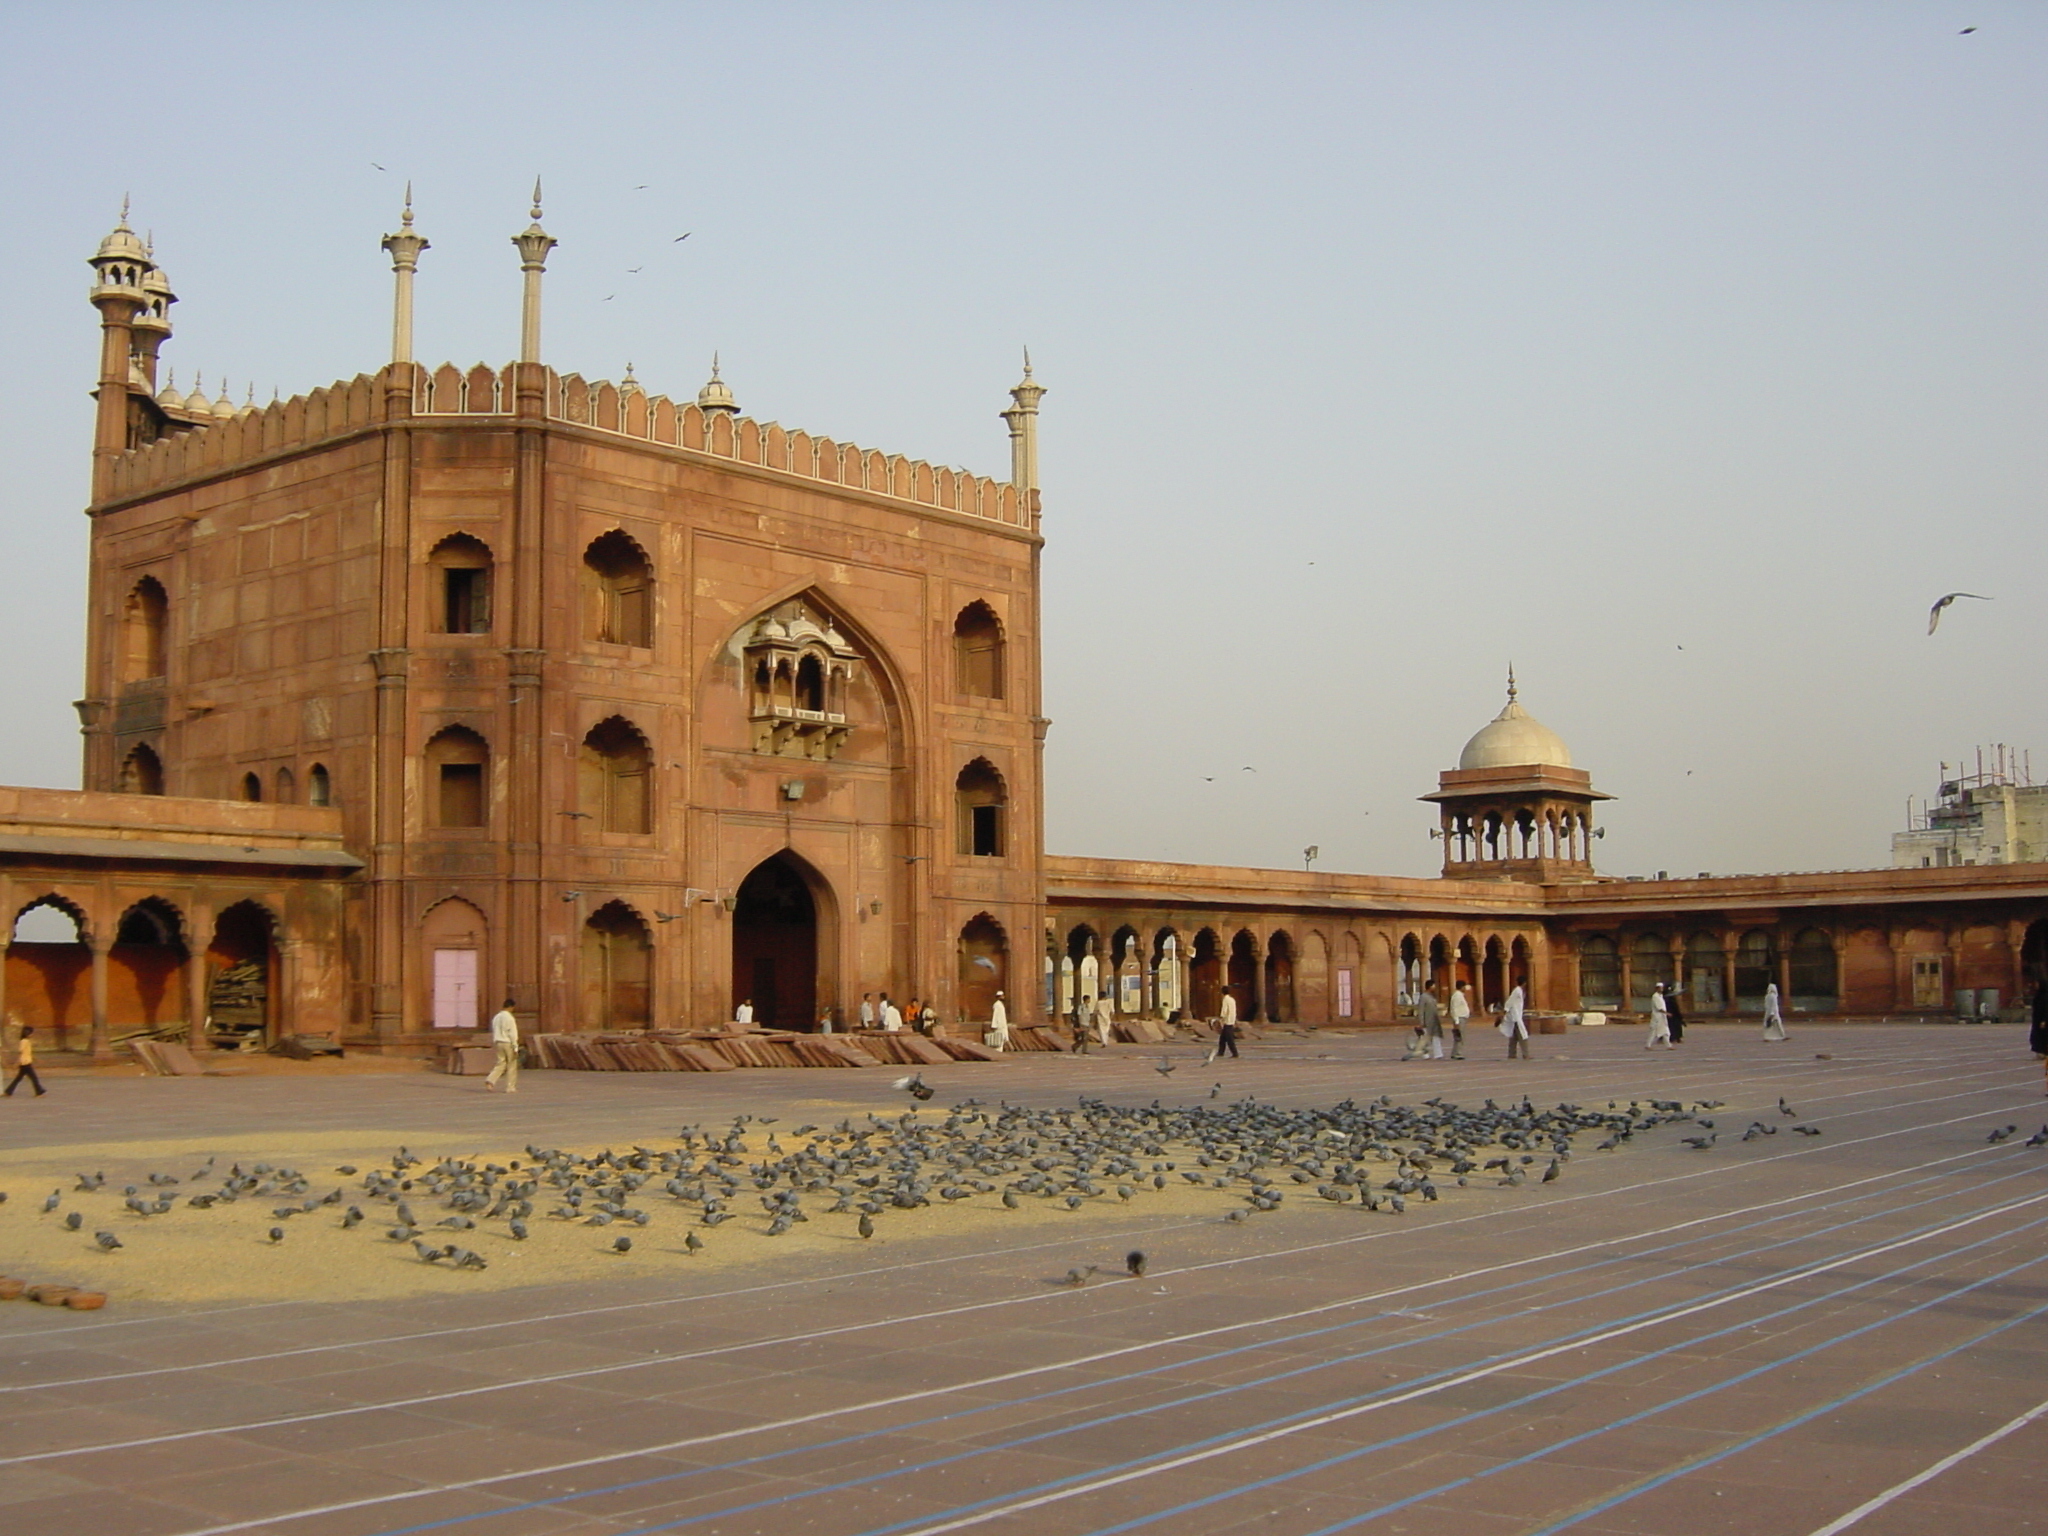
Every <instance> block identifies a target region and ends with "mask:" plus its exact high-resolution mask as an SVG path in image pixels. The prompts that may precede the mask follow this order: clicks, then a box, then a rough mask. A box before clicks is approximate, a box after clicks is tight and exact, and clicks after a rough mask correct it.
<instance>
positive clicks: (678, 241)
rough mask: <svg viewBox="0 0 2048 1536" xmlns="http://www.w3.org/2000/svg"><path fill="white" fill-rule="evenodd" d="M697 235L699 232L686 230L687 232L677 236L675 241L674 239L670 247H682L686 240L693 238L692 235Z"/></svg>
mask: <svg viewBox="0 0 2048 1536" xmlns="http://www.w3.org/2000/svg"><path fill="white" fill-rule="evenodd" d="M695 233H697V231H695V230H694V229H691V230H685V231H684V232H683V233H682V234H680V235H677V236H676V237H675V239H673V240H671V241H669V244H670V245H681V244H682V243H683V242H684V241H685V240H687V239H689V238H690V236H691V235H694V234H695Z"/></svg>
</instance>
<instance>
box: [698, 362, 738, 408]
mask: <svg viewBox="0 0 2048 1536" xmlns="http://www.w3.org/2000/svg"><path fill="white" fill-rule="evenodd" d="M697 408H698V409H699V410H701V411H703V412H704V414H705V415H707V416H709V415H713V414H716V413H719V412H723V413H724V414H725V415H727V416H737V415H738V414H739V409H740V408H739V403H738V402H737V401H735V400H734V399H733V397H732V387H731V386H730V385H729V384H727V383H726V382H725V380H723V379H721V378H720V377H719V376H718V354H717V353H716V352H714V353H712V354H711V381H710V382H709V383H708V384H706V385H705V386H704V387H703V388H702V389H700V390H698V391H697Z"/></svg>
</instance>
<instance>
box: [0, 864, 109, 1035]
mask: <svg viewBox="0 0 2048 1536" xmlns="http://www.w3.org/2000/svg"><path fill="white" fill-rule="evenodd" d="M7 1012H8V1015H9V1017H10V1018H12V1019H13V1020H14V1022H15V1023H17V1024H28V1025H33V1026H34V1027H35V1028H37V1029H40V1030H44V1031H46V1035H45V1038H46V1039H47V1040H48V1042H49V1044H51V1045H52V1046H54V1047H55V1048H56V1049H57V1050H60V1051H66V1050H72V1049H75V1048H76V1047H77V1046H78V1045H80V1044H82V1043H83V1042H84V1041H85V1039H86V1037H87V1033H88V1031H89V1030H90V1029H91V1027H92V951H91V950H90V949H88V948H87V947H86V943H85V912H84V910H83V909H82V908H80V907H77V906H74V905H73V904H72V903H71V902H69V901H67V900H65V899H64V898H63V897H61V896H44V897H42V898H41V899H39V900H37V901H32V902H30V903H29V904H28V905H27V906H26V907H24V908H22V910H21V911H20V912H19V913H18V914H17V915H16V917H15V920H14V923H13V926H12V930H11V932H10V935H9V939H8V944H7Z"/></svg>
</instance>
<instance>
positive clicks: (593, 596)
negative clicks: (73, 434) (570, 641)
mask: <svg viewBox="0 0 2048 1536" xmlns="http://www.w3.org/2000/svg"><path fill="white" fill-rule="evenodd" d="M583 595H584V618H583V631H584V634H585V635H586V636H587V637H588V638H590V639H592V640H597V641H602V642H603V643H605V644H607V645H637V646H650V645H652V644H653V643H654V567H653V565H652V564H651V563H650V562H649V561H648V559H647V552H646V551H645V550H643V549H642V548H641V547H640V546H639V545H638V544H637V543H635V542H634V541H633V539H632V538H630V537H629V536H628V535H626V534H625V533H623V532H621V531H620V530H619V529H616V528H614V529H613V530H612V531H611V532H610V533H607V534H604V535H602V536H601V537H599V538H597V539H594V540H592V541H591V544H590V547H589V548H588V549H586V550H584V551H583Z"/></svg>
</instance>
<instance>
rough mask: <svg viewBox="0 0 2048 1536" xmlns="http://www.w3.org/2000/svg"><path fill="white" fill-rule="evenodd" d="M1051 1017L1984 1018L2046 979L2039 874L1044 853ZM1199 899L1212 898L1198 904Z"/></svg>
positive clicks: (2044, 890)
mask: <svg viewBox="0 0 2048 1536" xmlns="http://www.w3.org/2000/svg"><path fill="white" fill-rule="evenodd" d="M1047 863H1048V874H1049V882H1048V885H1049V889H1048V902H1047V917H1046V926H1045V943H1044V959H1043V969H1044V1003H1045V1006H1046V1008H1047V1010H1048V1011H1049V1012H1054V1013H1057V1014H1059V1015H1061V1016H1066V1015H1070V1014H1071V1013H1072V1012H1074V1011H1075V1009H1076V1008H1078V1007H1081V1006H1084V1005H1085V1006H1088V1007H1093V1005H1094V1002H1095V999H1096V998H1098V997H1101V996H1107V997H1109V998H1110V1000H1111V1002H1112V1005H1113V1007H1114V1009H1115V1011H1116V1012H1117V1013H1118V1014H1119V1015H1146V1016H1154V1017H1164V1016H1167V1015H1169V1014H1171V1013H1173V1012H1174V1011H1175V1010H1179V1011H1181V1012H1182V1013H1184V1014H1187V1015H1190V1016H1192V1017H1195V1018H1210V1017H1214V1016H1215V1014H1216V1013H1217V1011H1218V1009H1219V1007H1220V1005H1221V999H1222V997H1223V994H1224V993H1225V992H1226V991H1228V992H1229V994H1230V995H1231V996H1232V997H1233V998H1234V999H1235V1000H1236V1004H1237V1012H1238V1016H1239V1017H1240V1018H1241V1019H1246V1020H1250V1021H1258V1022H1266V1023H1282V1024H1286V1023H1300V1024H1306V1025H1337V1026H1343V1025H1349V1024H1361V1025H1367V1024H1375V1023H1378V1024H1386V1023H1391V1022H1393V1021H1395V1020H1398V1019H1401V1018H1404V1017H1407V1016H1409V1015H1411V1014H1412V1012H1413V1009H1414V1003H1415V999H1416V998H1417V996H1418V995H1419V994H1420V993H1421V991H1422V990H1424V989H1425V988H1427V989H1429V990H1432V991H1434V992H1436V993H1437V994H1438V996H1440V997H1442V996H1447V995H1448V994H1449V992H1450V991H1451V990H1452V989H1453V988H1454V987H1456V986H1458V985H1461V984H1462V985H1464V986H1465V987H1466V988H1467V989H1468V995H1469V996H1470V997H1471V998H1472V999H1473V1001H1474V1004H1475V1006H1477V1007H1480V1008H1482V1009H1484V1008H1492V1007H1497V1006H1498V1005H1499V1004H1500V1002H1501V1001H1502V999H1503V998H1505V997H1506V995H1507V993H1508V991H1509V989H1511V988H1513V987H1515V986H1521V987H1523V988H1524V995H1525V997H1526V998H1527V1000H1528V1003H1529V1006H1530V1007H1531V1008H1533V1009H1536V1010H1538V1011H1554V1012H1578V1011H1581V1010H1600V1011H1609V1012H1614V1011H1619V1012H1629V1013H1640V1012H1643V1011H1645V1010H1646V1009H1647V1008H1648V1007H1649V1001H1650V997H1651V994H1652V990H1653V989H1654V988H1655V986H1656V985H1658V984H1659V983H1662V984H1663V985H1664V986H1665V987H1666V988H1667V989H1671V990H1673V991H1675V992H1676V993H1677V995H1678V996H1679V997H1681V998H1682V999H1683V1000H1684V1004H1685V1007H1686V1011H1687V1014H1688V1016H1689V1017H1701V1018H1721V1017H1737V1016H1743V1015H1748V1016H1755V1015H1756V1014H1757V1013H1758V1011H1759V1010H1760V1009H1761V1007H1762V1003H1763V997H1764V992H1765V989H1766V987H1768V986H1771V985H1773V984H1775V985H1776V986H1777V988H1778V992H1779V995H1780V997H1781V998H1782V999H1783V1001H1784V1006H1785V1008H1786V1010H1787V1011H1788V1012H1795V1013H1796V1012H1804V1013H1810V1014H1828V1015H1836V1016H1849V1017H1871V1016H1885V1015H1905V1016H1929V1017H1948V1016H1953V1015H1956V1014H1959V1013H1960V1014H1967V1015H1969V1016H1971V1017H1988V1016H1991V1015H1994V1014H1997V1013H2000V1012H2004V1011H2008V1010H2010V1009H2012V1008H2014V1007H2017V1006H2020V1005H2023V1004H2024V1002H2025V1001H2026V1000H2027V999H2028V998H2030V997H2031V996H2032V994H2033V992H2034V991H2035V989H2036V988H2038V987H2039V986H2041V985H2042V984H2043V983H2044V982H2048V865H2030V866H2002V867H1995V868H1988V869H1987V868H1976V869H1963V870H1953V869H1951V870H1918V869H1901V870H1890V869H1886V870H1860V871H1848V872H1833V873H1827V874H1814V875H1785V876H1731V877H1723V878H1720V879H1712V878H1708V877H1702V878H1700V879H1698V880H1668V879H1667V880H1657V881H1637V880H1606V881H1590V882H1584V883H1581V884H1575V885H1547V886H1546V885H1535V884H1525V883H1518V882H1506V881H1490V882H1489V881H1470V880H1404V879H1392V878H1374V877H1368V876H1344V875H1324V874H1307V873H1299V872H1295V871H1281V870H1249V869H1222V868H1216V867H1211V866H1199V865H1169V864H1135V863H1124V862H1120V861H1114V860H1101V859H1075V858H1052V859H1048V861H1047ZM1205 898H1207V899H1205Z"/></svg>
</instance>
